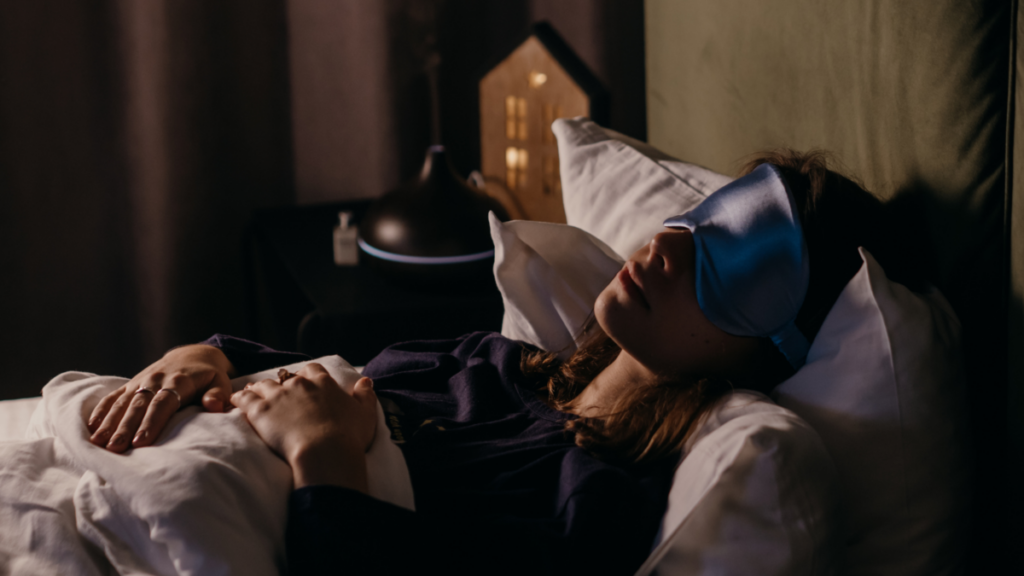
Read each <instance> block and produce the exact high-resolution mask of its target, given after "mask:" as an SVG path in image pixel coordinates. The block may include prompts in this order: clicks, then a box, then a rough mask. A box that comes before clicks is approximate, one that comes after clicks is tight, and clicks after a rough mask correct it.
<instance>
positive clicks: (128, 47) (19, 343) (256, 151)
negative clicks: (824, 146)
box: [0, 0, 646, 399]
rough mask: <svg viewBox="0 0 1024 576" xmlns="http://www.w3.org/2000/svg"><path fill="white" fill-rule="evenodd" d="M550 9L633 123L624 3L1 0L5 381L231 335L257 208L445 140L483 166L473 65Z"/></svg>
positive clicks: (385, 168) (401, 176)
mask: <svg viewBox="0 0 1024 576" xmlns="http://www.w3.org/2000/svg"><path fill="white" fill-rule="evenodd" d="M544 19H546V20H548V21H550V22H551V23H552V25H553V26H554V27H555V29H556V30H558V31H559V32H560V33H561V34H562V35H563V37H564V38H565V39H566V41H567V42H568V43H569V45H570V46H572V47H573V48H574V49H575V50H576V51H577V53H578V54H579V55H580V56H581V58H582V59H583V60H584V61H585V62H586V63H587V64H588V65H589V66H590V67H591V69H592V70H593V71H594V72H595V74H596V75H597V76H598V78H600V79H601V80H602V81H603V82H604V84H605V85H606V87H608V89H609V92H610V94H611V115H610V116H611V118H610V126H611V127H612V128H614V129H616V130H619V131H621V132H625V133H627V134H629V135H631V136H634V137H638V138H641V139H643V138H645V136H646V130H645V108H644V99H645V96H644V68H643V7H642V3H640V2H636V1H631V0H619V1H612V0H560V1H558V2H550V1H548V2H545V1H541V0H535V1H527V0H502V1H501V2H478V1H473V0H448V1H443V0H433V1H428V0H373V1H370V0H258V1H252V0H104V1H97V2H88V3H86V2H76V1H74V0H63V1H62V0H35V1H33V2H6V3H2V4H0V267H2V268H0V368H2V369H3V370H4V374H5V376H6V377H5V378H4V379H3V380H0V382H2V383H0V399H2V398H17V397H24V396H32V395H36V394H38V392H39V389H40V387H41V386H42V385H43V384H45V383H46V381H47V380H48V379H49V378H51V377H52V376H54V375H56V374H57V373H59V372H62V371H65V370H83V371H89V372H97V373H106V374H119V375H125V376H130V375H132V374H134V373H135V372H137V371H138V370H140V369H141V368H143V367H144V366H145V365H147V364H148V363H150V362H152V361H154V360H155V359H157V358H159V356H160V355H162V354H163V352H164V351H165V350H167V349H168V348H171V347H173V346H176V345H180V344H185V343H189V342H196V341H199V340H202V339H203V338H205V337H207V336H209V335H210V334H212V333H215V332H223V333H229V334H235V335H241V336H246V335H247V334H246V328H247V326H249V323H248V322H247V319H246V318H245V314H246V307H245V305H244V294H245V288H246V287H245V286H244V281H243V233H244V229H245V226H246V223H247V222H248V219H249V217H250V215H251V213H252V211H253V210H255V209H259V208H267V207H273V206H287V205H293V204H295V203H300V204H311V203H318V202H329V201H338V200H345V199H354V198H371V197H375V196H379V195H381V194H383V193H385V192H387V191H388V190H390V189H392V188H394V187H395V186H397V185H398V184H399V183H400V182H402V181H404V180H405V179H407V178H409V177H411V176H413V175H414V174H415V173H416V172H417V170H418V168H419V165H420V163H421V162H422V159H423V154H424V150H425V148H426V146H427V145H428V144H430V136H431V126H430V98H429V89H428V82H427V76H426V72H425V55H426V54H427V52H428V51H429V50H430V49H434V50H436V51H437V52H438V54H439V55H440V58H441V64H440V68H439V77H440V80H439V92H440V108H441V114H440V116H441V132H442V140H443V142H444V143H445V144H446V145H447V146H448V147H449V150H450V151H451V156H452V157H453V161H454V162H455V165H456V167H457V168H458V169H459V171H461V172H462V173H463V175H465V174H467V173H468V172H469V171H471V170H473V169H475V168H478V165H479V135H478V129H479V127H478V118H477V116H478V108H477V103H476V99H477V82H478V81H479V79H480V78H481V77H482V76H483V74H484V72H486V70H487V69H488V68H489V67H490V66H493V65H495V64H497V63H498V62H499V61H500V60H501V58H502V57H503V56H504V55H505V54H507V53H508V52H509V51H511V50H512V49H513V48H514V47H515V46H516V45H517V44H518V43H519V41H521V40H522V39H524V38H525V32H526V29H527V27H528V26H529V24H530V23H531V22H534V21H537V20H544Z"/></svg>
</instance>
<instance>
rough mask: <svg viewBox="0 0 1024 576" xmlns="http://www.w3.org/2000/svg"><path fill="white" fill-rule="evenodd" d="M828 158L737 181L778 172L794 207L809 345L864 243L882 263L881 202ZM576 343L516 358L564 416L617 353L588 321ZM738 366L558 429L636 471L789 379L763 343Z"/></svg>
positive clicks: (780, 160) (641, 394)
mask: <svg viewBox="0 0 1024 576" xmlns="http://www.w3.org/2000/svg"><path fill="white" fill-rule="evenodd" d="M830 162H833V160H832V158H831V156H830V154H828V153H827V152H824V151H821V150H812V151H810V152H806V153H801V152H795V151H793V150H788V149H782V150H774V151H769V152H762V153H760V154H757V155H755V156H754V157H752V158H751V159H750V161H749V162H748V163H747V164H746V166H745V167H744V168H743V170H742V171H741V173H740V175H741V176H743V175H746V174H748V173H750V172H751V171H752V170H753V169H754V168H756V167H758V166H760V165H761V164H765V163H770V164H774V165H775V166H777V167H779V170H780V172H781V173H782V175H783V178H784V179H785V181H786V183H787V185H788V186H789V189H790V191H791V192H792V193H793V197H794V199H795V201H796V204H797V209H798V212H799V217H800V222H801V226H802V227H803V231H804V237H805V239H806V242H807V247H808V257H809V262H810V264H811V275H810V281H809V286H808V291H807V296H806V298H805V299H804V304H803V305H802V307H801V309H800V311H799V312H798V314H797V318H796V324H797V327H798V328H800V330H801V331H802V332H803V333H804V335H805V336H807V339H808V340H813V339H814V336H815V335H816V334H817V332H818V330H819V329H820V327H821V324H822V322H823V321H824V319H825V316H826V315H827V314H828V311H829V310H830V309H831V308H832V305H833V304H834V303H835V301H836V299H837V298H838V297H839V294H840V292H841V291H842V289H843V288H844V287H845V286H846V284H847V283H848V282H849V280H850V278H852V277H853V275H854V274H855V273H856V272H857V270H858V269H859V268H860V265H861V259H860V256H859V254H858V252H857V247H858V246H864V247H866V248H867V249H868V250H869V251H871V252H872V254H873V255H874V256H875V257H876V258H878V260H879V262H880V263H882V265H883V266H884V265H885V261H886V260H888V259H889V248H890V247H889V246H887V245H886V240H887V239H888V237H887V235H886V233H885V228H886V227H885V215H884V209H883V205H882V203H881V202H880V201H879V200H878V199H877V198H876V197H875V196H873V195H872V194H871V193H869V192H867V191H865V190H864V189H863V188H862V187H861V186H860V185H858V184H857V183H856V182H855V181H853V180H852V179H850V178H848V177H846V176H843V175H841V174H839V173H838V172H835V171H833V170H830V169H829V164H830ZM580 336H581V338H582V343H581V345H580V346H579V348H578V349H577V350H576V351H575V352H574V353H573V354H572V355H571V356H570V357H569V358H568V359H567V360H565V361H564V362H563V361H561V360H560V359H559V353H558V352H545V351H543V350H539V351H537V350H535V351H524V353H523V358H522V361H521V367H522V369H523V372H524V373H526V374H533V375H538V376H540V377H541V378H544V379H545V380H546V383H545V385H544V386H543V387H542V389H541V390H540V392H541V394H542V395H544V396H546V398H547V401H548V403H549V404H550V405H552V406H553V407H555V408H556V409H558V410H563V411H564V410H566V409H567V408H569V407H570V406H571V403H572V401H573V400H574V399H576V398H577V397H578V396H579V395H580V393H581V392H583V390H584V389H585V388H586V387H587V385H589V384H590V383H591V382H592V381H593V380H594V378H596V377H597V375H598V374H600V373H601V371H602V370H604V369H605V368H607V367H608V366H609V365H610V364H611V363H612V361H614V360H615V358H616V357H617V356H618V354H619V353H620V352H621V349H620V348H619V346H618V345H617V344H616V343H615V342H614V341H613V340H612V339H611V337H609V336H608V335H607V334H606V333H605V332H604V331H603V330H602V329H601V327H600V326H599V325H598V324H597V322H596V320H595V319H594V317H593V315H591V317H590V318H589V319H588V321H587V322H586V323H585V325H584V326H583V327H582V328H581V334H580ZM755 354H756V355H757V358H754V359H752V360H751V362H746V363H745V362H737V366H739V365H745V366H748V367H750V368H748V369H747V370H746V371H745V372H742V373H736V374H730V375H729V377H728V378H722V377H713V376H710V375H709V376H706V377H696V378H694V377H685V378H684V377H678V376H676V377H673V376H670V375H665V376H663V377H661V378H660V380H659V382H658V383H657V384H655V385H647V386H636V387H633V388H630V389H629V391H628V392H627V393H626V394H624V395H623V396H622V397H620V398H619V399H618V400H617V401H616V402H615V405H614V406H612V408H611V409H610V411H609V412H608V413H607V414H604V415H601V416H599V417H580V418H574V419H570V420H568V421H567V422H566V431H567V432H569V433H571V434H572V435H573V436H574V437H575V442H576V444H577V445H578V446H580V447H581V448H584V449H585V450H587V451H588V452H590V453H591V454H593V455H594V456H596V457H598V458H601V459H603V460H607V461H612V462H616V463H620V464H627V465H628V464H640V463H644V462H649V461H654V460H658V459H662V458H665V457H669V456H672V455H676V454H678V453H679V452H680V451H681V450H682V449H683V447H684V445H685V444H686V441H687V439H689V437H690V436H691V435H692V434H693V432H694V431H695V430H696V428H697V426H696V424H697V423H698V421H699V420H700V418H701V417H702V416H703V415H704V414H705V413H707V412H708V410H710V409H711V407H713V406H714V404H715V403H716V402H717V401H718V400H720V399H721V398H722V397H723V396H724V395H725V394H726V392H728V391H729V390H731V389H732V388H733V387H734V386H736V387H743V388H752V389H755V390H759V391H762V392H765V393H768V392H770V391H771V389H772V388H774V387H775V386H776V385H777V384H778V383H780V382H782V381H783V380H784V379H786V378H788V377H789V376H791V375H792V374H793V369H792V368H791V367H790V365H789V363H788V362H787V361H786V360H785V358H784V357H783V356H782V353H781V352H779V351H778V349H776V347H775V346H774V345H772V344H771V341H770V340H769V339H767V338H762V339H761V345H760V346H759V348H758V350H757V352H756V353H755Z"/></svg>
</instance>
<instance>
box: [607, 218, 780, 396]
mask: <svg viewBox="0 0 1024 576" xmlns="http://www.w3.org/2000/svg"><path fill="white" fill-rule="evenodd" d="M594 315H595V316H596V318H597V321H598V323H599V324H600V325H601V327H602V328H603V329H604V330H605V332H606V333H607V334H608V335H609V336H610V337H611V338H612V340H614V341H615V343H616V344H618V345H619V347H621V348H622V349H623V350H624V351H626V352H627V353H628V354H629V355H631V356H633V357H634V358H635V359H636V360H637V361H639V362H640V364H642V365H643V366H645V367H646V368H648V369H649V370H651V371H653V372H654V373H656V374H659V375H665V376H681V375H691V376H699V377H704V376H724V377H728V376H730V375H734V374H737V373H738V371H742V370H743V369H744V368H745V366H746V364H747V362H748V360H749V359H751V358H752V357H753V355H754V354H755V353H756V352H757V350H758V348H759V345H760V344H759V342H758V339H757V338H747V337H741V336H733V335H730V334H727V333H725V332H724V331H722V330H721V329H720V328H718V327H717V326H715V325H714V324H712V323H711V321H710V320H708V319H707V317H705V316H704V312H703V311H701V309H700V306H699V305H698V304H697V291H696V283H695V267H694V245H693V235H692V234H691V233H690V231H689V230H674V229H666V230H665V231H664V232H661V233H659V234H657V235H655V236H654V238H653V239H652V240H651V241H650V242H648V243H647V245H646V246H644V247H643V248H640V249H639V250H637V251H636V252H635V253H634V254H633V255H632V256H630V258H629V260H628V261H627V262H626V265H625V266H623V268H622V270H620V271H619V273H618V275H616V277H615V279H613V280H612V282H611V283H610V284H608V286H606V287H605V289H604V290H603V291H602V292H601V294H600V296H598V297H597V303H596V304H595V306H594Z"/></svg>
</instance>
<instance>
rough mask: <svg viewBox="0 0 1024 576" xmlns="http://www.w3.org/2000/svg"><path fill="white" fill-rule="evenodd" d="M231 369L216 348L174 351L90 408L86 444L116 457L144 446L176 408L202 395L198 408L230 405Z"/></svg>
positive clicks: (217, 409) (217, 408) (218, 408)
mask: <svg viewBox="0 0 1024 576" xmlns="http://www.w3.org/2000/svg"><path fill="white" fill-rule="evenodd" d="M232 373H234V367H233V366H232V365H231V362H230V361H228V358H227V356H225V355H224V353H223V352H221V351H220V350H219V349H218V348H215V347H213V346H207V345H205V344H192V345H190V346H182V347H180V348H175V349H174V350H171V351H170V352H168V353H167V354H164V357H163V358H161V359H160V360H157V361H156V362H154V363H153V364H151V365H150V366H149V367H147V368H146V369H145V370H143V371H142V372H140V373H139V374H138V375H137V376H135V377H134V378H132V379H131V380H130V381H128V383H126V384H125V385H124V386H121V387H120V388H118V389H117V390H114V391H113V392H111V393H110V394H107V395H106V396H105V397H103V399H102V400H100V403H99V404H97V405H96V408H95V409H93V411H92V415H91V416H90V417H89V421H88V423H87V426H88V428H89V432H90V433H92V436H91V437H90V438H89V440H90V442H92V443H93V444H95V445H97V446H102V447H105V448H106V449H107V450H110V451H111V452H117V453H121V452H124V451H125V450H127V449H128V448H129V447H132V446H134V447H136V448H139V447H142V446H149V445H150V444H152V443H153V441H154V440H156V438H157V436H159V435H160V432H162V431H163V429H164V426H166V425H167V421H168V420H170V418H171V416H172V415H174V413H175V412H177V411H178V410H179V409H180V408H181V407H182V406H185V405H188V404H190V403H192V402H193V401H194V400H195V399H197V398H198V397H200V395H201V396H202V405H203V408H205V409H207V410H209V411H210V412H224V411H226V410H227V409H228V408H229V407H230V405H229V404H228V400H229V398H230V396H231V380H230V374H232Z"/></svg>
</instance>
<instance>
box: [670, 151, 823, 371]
mask: <svg viewBox="0 0 1024 576" xmlns="http://www.w3.org/2000/svg"><path fill="white" fill-rule="evenodd" d="M665 226H667V227H669V228H685V229H688V230H690V231H691V232H692V233H693V242H694V248H695V250H696V261H695V264H696V284H697V302H698V304H699V305H700V308H701V310H702V311H703V312H704V315H705V316H707V318H708V320H710V321H711V322H712V323H713V324H715V326H718V327H719V328H721V329H722V330H724V331H725V332H727V333H729V334H733V335H736V336H753V337H758V338H763V337H768V338H771V340H772V342H774V343H775V346H776V347H778V349H779V350H780V351H781V352H782V354H783V355H785V357H786V359H787V360H789V363H790V365H792V366H793V368H794V369H799V368H800V367H801V366H803V365H804V362H805V361H806V359H807V351H808V350H809V349H810V343H809V342H808V341H807V338H806V337H805V336H804V335H803V333H802V332H800V330H799V329H798V328H797V327H796V325H795V324H794V321H795V320H796V315H797V312H799V311H800V307H801V306H802V305H803V302H804V297H805V296H806V295H807V284H808V281H809V278H810V266H809V264H808V258H807V245H806V243H805V241H804V235H803V229H802V228H801V226H800V220H799V218H798V216H797V210H796V203H795V201H794V200H793V195H792V193H791V192H790V191H789V189H788V188H787V186H786V183H785V181H784V180H783V179H782V175H781V174H780V173H779V169H778V168H777V167H776V166H774V165H772V164H761V165H760V166H758V167H757V168H755V169H754V170H753V171H752V172H751V173H750V174H747V175H746V176H744V177H742V178H738V179H737V180H734V181H733V182H732V183H730V184H727V185H725V186H723V187H722V188H721V189H719V190H718V191H717V192H715V193H714V194H712V195H711V196H709V197H708V198H707V199H706V200H704V201H703V202H701V203H700V204H699V205H698V206H697V207H696V208H694V209H693V210H690V211H689V212H687V213H685V214H681V215H679V216H673V217H672V218H669V219H668V220H665Z"/></svg>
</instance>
